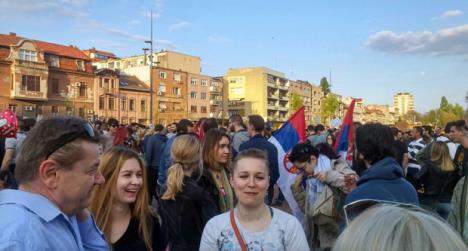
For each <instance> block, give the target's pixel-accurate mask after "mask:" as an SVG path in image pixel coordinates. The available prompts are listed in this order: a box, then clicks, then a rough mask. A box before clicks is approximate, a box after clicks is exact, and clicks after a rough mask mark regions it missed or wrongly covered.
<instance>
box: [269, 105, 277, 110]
mask: <svg viewBox="0 0 468 251" xmlns="http://www.w3.org/2000/svg"><path fill="white" fill-rule="evenodd" d="M277 107H278V106H275V105H272V104H268V107H267V108H268V110H278V109H277Z"/></svg>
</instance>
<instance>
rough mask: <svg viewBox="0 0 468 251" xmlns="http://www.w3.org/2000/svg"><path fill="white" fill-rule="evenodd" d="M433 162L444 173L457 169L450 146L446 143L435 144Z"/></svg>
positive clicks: (432, 153) (432, 152) (437, 142)
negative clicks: (451, 156) (451, 155)
mask: <svg viewBox="0 0 468 251" xmlns="http://www.w3.org/2000/svg"><path fill="white" fill-rule="evenodd" d="M431 161H432V162H435V163H437V164H438V165H439V166H440V169H442V171H453V170H454V169H455V167H454V166H453V161H452V158H450V152H449V149H448V146H447V144H445V143H444V142H439V141H436V142H434V144H433V145H432V150H431Z"/></svg>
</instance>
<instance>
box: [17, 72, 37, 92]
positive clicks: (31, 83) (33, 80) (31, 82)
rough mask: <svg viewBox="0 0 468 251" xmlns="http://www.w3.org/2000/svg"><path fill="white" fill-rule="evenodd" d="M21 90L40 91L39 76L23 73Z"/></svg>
mask: <svg viewBox="0 0 468 251" xmlns="http://www.w3.org/2000/svg"><path fill="white" fill-rule="evenodd" d="M21 90H23V91H35V92H39V91H41V83H40V77H39V76H30V75H23V79H22V82H21Z"/></svg>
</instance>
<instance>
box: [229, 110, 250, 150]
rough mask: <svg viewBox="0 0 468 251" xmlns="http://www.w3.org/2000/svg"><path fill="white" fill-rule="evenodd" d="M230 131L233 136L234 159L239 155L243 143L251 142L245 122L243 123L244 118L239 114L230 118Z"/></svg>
mask: <svg viewBox="0 0 468 251" xmlns="http://www.w3.org/2000/svg"><path fill="white" fill-rule="evenodd" d="M229 131H231V132H232V133H233V134H232V137H231V138H232V140H231V141H232V144H231V147H232V157H233V158H235V157H236V155H237V153H238V152H239V147H240V145H241V144H242V143H244V142H246V141H248V140H249V134H248V132H247V130H246V129H245V125H244V121H242V117H241V115H239V114H234V115H232V116H231V117H229Z"/></svg>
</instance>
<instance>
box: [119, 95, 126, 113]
mask: <svg viewBox="0 0 468 251" xmlns="http://www.w3.org/2000/svg"><path fill="white" fill-rule="evenodd" d="M120 109H121V110H122V111H126V110H127V98H126V97H123V98H122V100H120Z"/></svg>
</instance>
